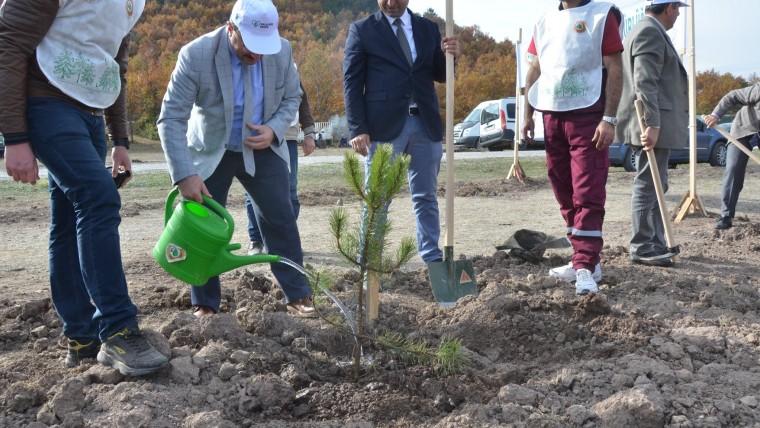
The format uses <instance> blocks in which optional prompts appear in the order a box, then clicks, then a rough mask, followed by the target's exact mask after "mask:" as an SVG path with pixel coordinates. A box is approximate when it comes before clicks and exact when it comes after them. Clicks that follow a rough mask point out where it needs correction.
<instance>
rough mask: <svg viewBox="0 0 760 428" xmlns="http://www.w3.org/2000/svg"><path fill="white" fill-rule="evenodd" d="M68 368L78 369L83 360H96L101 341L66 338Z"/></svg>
mask: <svg viewBox="0 0 760 428" xmlns="http://www.w3.org/2000/svg"><path fill="white" fill-rule="evenodd" d="M66 347H67V348H68V351H67V352H66V367H76V366H78V365H79V364H80V363H81V362H82V360H89V359H93V360H94V359H95V358H96V357H97V356H98V351H100V341H99V340H92V339H73V338H72V339H70V338H66Z"/></svg>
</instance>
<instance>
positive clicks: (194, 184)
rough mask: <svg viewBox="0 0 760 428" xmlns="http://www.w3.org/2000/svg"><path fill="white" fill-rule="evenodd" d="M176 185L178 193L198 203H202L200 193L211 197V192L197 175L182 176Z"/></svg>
mask: <svg viewBox="0 0 760 428" xmlns="http://www.w3.org/2000/svg"><path fill="white" fill-rule="evenodd" d="M177 186H179V194H180V195H182V197H183V198H185V199H190V200H192V201H195V202H198V203H199V204H202V203H203V196H201V195H206V196H208V197H209V198H210V197H211V194H210V193H209V192H208V189H207V188H206V183H204V182H203V180H201V178H200V177H198V176H197V175H191V176H189V177H185V178H183V179H182V180H180V182H179V183H177Z"/></svg>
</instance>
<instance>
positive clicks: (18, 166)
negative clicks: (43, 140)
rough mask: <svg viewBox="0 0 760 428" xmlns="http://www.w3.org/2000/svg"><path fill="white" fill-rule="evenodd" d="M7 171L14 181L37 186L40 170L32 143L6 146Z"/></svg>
mask: <svg viewBox="0 0 760 428" xmlns="http://www.w3.org/2000/svg"><path fill="white" fill-rule="evenodd" d="M5 171H6V172H7V173H8V176H10V177H13V181H20V182H22V183H29V184H35V183H37V180H39V179H40V168H39V166H38V165H37V159H36V158H35V157H34V152H33V151H32V145H31V144H30V143H21V144H12V145H7V146H5Z"/></svg>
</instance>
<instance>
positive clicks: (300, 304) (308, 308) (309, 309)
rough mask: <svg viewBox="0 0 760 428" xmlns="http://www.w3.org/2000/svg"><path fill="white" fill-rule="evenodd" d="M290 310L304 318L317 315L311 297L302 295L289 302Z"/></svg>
mask: <svg viewBox="0 0 760 428" xmlns="http://www.w3.org/2000/svg"><path fill="white" fill-rule="evenodd" d="M288 312H291V313H293V314H294V315H298V316H299V317H303V318H314V317H316V316H317V310H316V309H314V305H313V304H312V303H311V298H310V297H301V298H300V299H298V300H296V301H294V302H291V303H288Z"/></svg>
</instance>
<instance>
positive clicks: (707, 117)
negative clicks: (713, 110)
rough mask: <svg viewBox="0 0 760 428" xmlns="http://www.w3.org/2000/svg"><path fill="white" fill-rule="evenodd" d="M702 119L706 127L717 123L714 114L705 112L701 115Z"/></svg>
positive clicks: (716, 117)
mask: <svg viewBox="0 0 760 428" xmlns="http://www.w3.org/2000/svg"><path fill="white" fill-rule="evenodd" d="M702 119H703V120H704V121H705V125H707V127H708V128H712V127H713V126H715V125H717V124H718V121H719V120H720V119H718V116H716V115H714V114H707V115H704V116H702Z"/></svg>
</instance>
